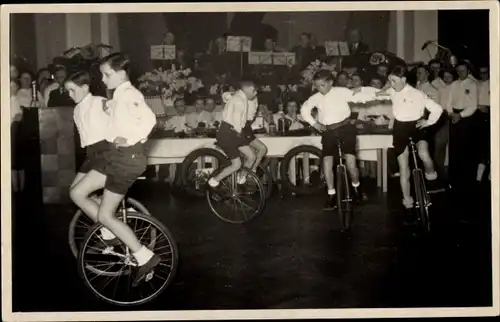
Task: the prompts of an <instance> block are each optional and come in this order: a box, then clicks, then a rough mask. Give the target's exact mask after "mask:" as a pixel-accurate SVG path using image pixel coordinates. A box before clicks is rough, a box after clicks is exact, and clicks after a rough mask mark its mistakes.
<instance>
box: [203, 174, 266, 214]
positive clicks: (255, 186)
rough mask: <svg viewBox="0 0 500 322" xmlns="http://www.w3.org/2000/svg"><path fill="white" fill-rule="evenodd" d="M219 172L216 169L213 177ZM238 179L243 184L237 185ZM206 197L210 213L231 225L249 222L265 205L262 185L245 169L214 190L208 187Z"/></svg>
mask: <svg viewBox="0 0 500 322" xmlns="http://www.w3.org/2000/svg"><path fill="white" fill-rule="evenodd" d="M220 171H221V170H220V169H218V170H217V171H216V172H215V173H214V175H216V174H218V173H219V172H220ZM240 177H242V178H244V183H241V181H240V183H238V181H239V180H238V178H240ZM206 197H207V201H208V204H209V206H210V209H211V210H212V212H213V213H214V214H215V215H216V216H217V217H218V218H220V219H221V220H223V221H225V222H227V223H231V224H243V223H246V222H249V221H250V220H252V219H254V218H255V217H257V216H258V215H260V214H261V213H262V212H263V210H264V206H265V203H266V195H265V191H264V187H263V186H262V183H261V182H260V180H259V179H258V178H257V176H256V175H255V174H254V173H253V172H252V171H250V170H247V169H241V170H240V171H238V172H237V173H233V174H232V175H230V176H228V177H226V178H224V179H223V180H222V181H221V182H220V183H219V185H218V186H217V187H216V188H210V187H208V188H207V190H206Z"/></svg>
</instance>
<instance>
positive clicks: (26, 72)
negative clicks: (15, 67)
mask: <svg viewBox="0 0 500 322" xmlns="http://www.w3.org/2000/svg"><path fill="white" fill-rule="evenodd" d="M24 74H28V75H30V77H31V80H32V81H34V80H35V75H34V74H33V73H32V72H31V71H29V70H23V71H21V72H19V78H21V77H23V75H24Z"/></svg>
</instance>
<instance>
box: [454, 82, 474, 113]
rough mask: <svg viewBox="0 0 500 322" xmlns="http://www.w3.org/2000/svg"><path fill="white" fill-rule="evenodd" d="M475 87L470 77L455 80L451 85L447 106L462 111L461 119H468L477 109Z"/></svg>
mask: <svg viewBox="0 0 500 322" xmlns="http://www.w3.org/2000/svg"><path fill="white" fill-rule="evenodd" d="M477 102H478V101H477V85H476V81H475V80H474V79H473V78H472V77H467V78H466V79H464V80H460V79H458V80H456V81H454V82H453V83H452V84H451V95H450V99H449V102H448V104H449V106H451V107H452V108H454V109H457V110H462V111H461V112H460V115H461V116H462V117H469V116H471V115H472V114H474V112H475V111H476V109H477Z"/></svg>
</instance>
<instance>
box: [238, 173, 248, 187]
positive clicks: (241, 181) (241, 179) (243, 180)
mask: <svg viewBox="0 0 500 322" xmlns="http://www.w3.org/2000/svg"><path fill="white" fill-rule="evenodd" d="M236 180H237V181H238V183H239V184H245V183H246V182H247V176H246V175H245V174H244V173H240V174H238V177H237V179H236Z"/></svg>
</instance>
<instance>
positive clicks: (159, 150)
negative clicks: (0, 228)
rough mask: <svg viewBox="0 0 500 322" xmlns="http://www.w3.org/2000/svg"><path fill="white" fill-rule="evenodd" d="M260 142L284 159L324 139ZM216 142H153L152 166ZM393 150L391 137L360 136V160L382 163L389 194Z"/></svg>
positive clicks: (380, 173)
mask: <svg viewBox="0 0 500 322" xmlns="http://www.w3.org/2000/svg"><path fill="white" fill-rule="evenodd" d="M259 139H260V140H261V141H262V142H263V143H264V144H265V145H266V146H267V149H268V153H267V156H268V157H283V156H284V155H285V154H286V153H287V152H288V151H290V150H291V149H293V148H294V147H297V146H299V145H312V146H315V147H318V148H319V149H321V137H320V136H300V137H269V136H263V137H259ZM214 142H215V139H212V138H183V139H180V138H165V139H151V140H149V141H148V142H147V143H146V146H147V151H148V163H149V164H151V165H153V164H172V163H181V162H183V161H184V159H185V157H186V156H187V155H188V154H189V153H191V152H193V151H194V150H197V149H200V148H212V149H217V150H219V149H218V148H217V147H215V145H214ZM390 147H392V136H391V135H358V144H357V149H358V158H359V159H360V160H370V161H377V162H378V171H377V172H378V175H377V183H378V186H382V189H383V191H384V192H386V191H387V149H388V148H390Z"/></svg>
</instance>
